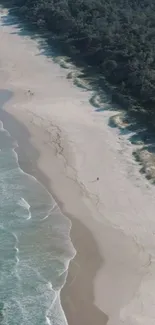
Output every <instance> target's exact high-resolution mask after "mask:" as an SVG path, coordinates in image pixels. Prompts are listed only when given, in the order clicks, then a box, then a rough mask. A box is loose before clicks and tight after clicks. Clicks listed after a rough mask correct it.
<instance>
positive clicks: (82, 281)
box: [0, 13, 155, 325]
mask: <svg viewBox="0 0 155 325" xmlns="http://www.w3.org/2000/svg"><path fill="white" fill-rule="evenodd" d="M6 15H7V13H6ZM0 37H1V38H2V42H3V46H2V50H1V54H0V59H1V67H0V68H1V78H0V88H1V89H4V88H5V89H10V90H11V91H12V92H13V94H14V97H13V98H12V99H11V100H10V101H9V102H8V103H7V104H6V105H4V110H2V111H1V117H2V121H3V122H4V127H5V128H6V129H7V130H8V131H9V132H10V134H11V135H12V136H13V138H15V139H16V140H17V142H18V144H19V148H18V150H17V153H18V157H19V164H20V166H21V168H22V169H23V170H24V171H25V172H28V173H29V174H31V175H33V176H35V177H36V178H37V179H38V180H39V181H40V182H41V183H42V184H44V186H45V187H46V188H48V190H49V192H50V193H51V194H52V196H53V197H54V198H55V200H56V202H57V203H58V205H59V206H60V208H61V210H62V211H63V212H64V214H65V215H67V216H68V217H69V218H70V220H71V222H72V231H71V238H72V242H73V244H74V246H75V249H76V250H77V256H76V258H75V259H74V260H73V262H72V263H71V265H70V268H69V275H68V280H67V283H66V285H65V287H64V289H63V291H62V305H63V308H64V310H65V313H66V316H67V319H68V323H69V325H72V324H74V325H76V322H77V324H79V323H80V324H82V325H87V324H88V325H89V324H90V323H91V322H92V324H94V323H95V324H96V325H101V324H102V325H103V324H104V323H105V324H104V325H106V324H108V325H116V324H117V325H122V324H125V325H130V324H131V323H132V325H135V324H144V322H145V321H146V320H147V323H148V319H149V325H150V324H151V325H152V324H153V319H154V317H153V311H154V299H155V295H154V293H152V292H151V293H152V301H151V303H150V300H149V297H150V288H153V283H154V278H153V276H152V273H151V272H152V270H153V268H154V263H153V258H154V256H155V247H154V233H155V222H154V211H155V210H154V209H155V204H154V193H155V190H154V189H153V188H152V187H151V185H148V183H147V182H144V179H142V178H140V176H137V175H139V174H138V173H137V174H136V171H137V170H136V167H135V169H134V166H133V162H131V163H129V162H130V160H131V157H130V156H129V152H128V150H127V149H126V147H125V149H124V147H123V145H124V143H123V144H122V143H121V142H120V141H119V140H118V138H117V134H116V132H112V130H111V129H110V128H109V127H108V125H107V119H106V117H107V115H106V113H105V114H102V113H99V114H97V115H96V113H95V112H93V110H92V107H91V106H90V104H89V100H88V98H89V93H88V92H84V91H82V90H79V89H77V88H76V87H75V86H74V85H72V83H70V82H69V80H68V81H67V80H66V76H67V72H68V71H67V72H65V71H64V70H62V68H61V67H59V66H58V65H57V64H56V63H53V62H52V60H50V59H48V58H46V57H45V56H44V55H41V54H40V50H39V49H38V46H37V42H36V41H34V40H30V39H29V37H27V36H26V37H24V36H21V35H20V33H19V31H18V27H17V26H9V25H6V26H5V24H4V25H3V28H2V29H1V31H0ZM15 44H16V45H18V46H15ZM17 47H18V50H17ZM10 48H12V51H10ZM29 91H31V92H32V94H33V95H32V96H31V94H30V93H29ZM125 146H126V144H125ZM129 151H130V150H129ZM122 152H123V155H122ZM128 168H129V171H130V174H129V172H128ZM130 168H131V169H130ZM135 170H136V171H135ZM134 173H135V174H134ZM135 175H136V176H137V179H136V177H135ZM97 177H99V182H95V180H96V179H97ZM79 270H80V271H79ZM150 284H151V285H150ZM142 304H143V305H145V310H144V315H142V316H141V308H140V306H141V305H142ZM151 308H152V309H151ZM150 310H151V311H150ZM108 317H109V320H108ZM149 317H150V318H149ZM139 319H140V320H142V321H140V323H139ZM103 322H104V323H103ZM151 322H152V323H151Z"/></svg>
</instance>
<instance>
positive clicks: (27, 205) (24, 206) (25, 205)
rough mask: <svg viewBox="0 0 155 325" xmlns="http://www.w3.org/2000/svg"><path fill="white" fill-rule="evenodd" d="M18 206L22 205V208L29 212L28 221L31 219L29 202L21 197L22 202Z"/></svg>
mask: <svg viewBox="0 0 155 325" xmlns="http://www.w3.org/2000/svg"><path fill="white" fill-rule="evenodd" d="M18 205H20V206H21V207H23V208H24V209H25V210H27V211H28V216H27V220H30V219H31V211H30V208H31V207H30V205H29V204H28V202H27V201H26V200H25V199H24V198H23V197H21V198H20V200H19V201H18Z"/></svg>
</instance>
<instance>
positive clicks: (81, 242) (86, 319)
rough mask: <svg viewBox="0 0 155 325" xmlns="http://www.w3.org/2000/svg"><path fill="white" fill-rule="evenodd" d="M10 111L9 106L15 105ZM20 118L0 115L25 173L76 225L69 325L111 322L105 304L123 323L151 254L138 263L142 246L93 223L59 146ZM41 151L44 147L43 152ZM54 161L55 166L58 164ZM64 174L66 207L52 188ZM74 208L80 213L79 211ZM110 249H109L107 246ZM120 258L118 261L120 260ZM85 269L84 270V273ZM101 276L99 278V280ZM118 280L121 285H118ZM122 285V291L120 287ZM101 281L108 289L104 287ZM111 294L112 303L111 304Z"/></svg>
mask: <svg viewBox="0 0 155 325" xmlns="http://www.w3.org/2000/svg"><path fill="white" fill-rule="evenodd" d="M6 106H7V105H6ZM8 107H10V104H9V105H8ZM15 115H16V119H15V116H11V115H10V114H9V113H8V112H7V110H1V111H0V119H1V120H2V122H3V123H4V127H5V128H6V129H7V130H8V131H9V133H10V134H11V136H13V138H14V139H15V140H17V142H18V145H19V146H18V147H17V148H16V149H15V151H16V152H17V155H18V162H19V165H20V167H21V169H22V170H23V171H24V172H26V173H27V174H29V175H32V176H34V177H35V178H36V179H37V180H38V181H39V182H40V183H42V184H43V185H44V186H45V188H46V189H47V190H48V191H49V193H51V195H52V197H53V198H54V199H55V201H56V202H57V203H58V206H59V207H60V209H61V211H62V212H63V213H64V214H65V215H66V216H67V217H68V218H69V219H70V220H71V223H72V228H71V240H72V243H73V245H74V247H75V249H76V251H77V253H76V256H75V257H74V259H73V260H72V261H71V262H70V266H69V270H68V277H67V282H66V284H65V286H64V287H63V288H62V291H61V303H62V307H63V310H64V312H65V316H66V318H67V320H68V324H69V325H72V324H73V323H74V324H75V325H76V323H77V325H78V324H79V321H80V324H82V325H85V324H89V323H90V322H92V324H93V323H94V322H95V324H96V325H106V324H108V319H109V317H108V315H107V314H106V313H105V312H104V311H103V306H104V304H105V309H106V310H107V311H108V312H109V316H110V317H111V316H112V315H113V313H114V316H113V317H114V323H113V322H112V323H111V324H115V322H116V321H117V322H118V321H119V314H118V311H119V308H120V307H121V304H122V303H125V301H126V303H127V302H128V300H130V299H131V297H132V296H133V294H134V292H135V288H138V287H139V285H140V283H141V280H142V278H143V276H144V274H145V267H144V265H143V263H144V264H145V263H147V256H145V254H144V256H143V258H142V259H141V260H139V259H137V258H138V255H139V252H140V251H141V249H140V248H139V247H138V246H137V247H136V245H135V243H134V242H133V240H132V239H130V238H128V237H126V236H125V235H124V234H123V232H122V231H119V230H117V229H114V228H112V227H111V226H108V225H107V224H106V223H105V224H104V223H103V224H100V223H98V221H95V220H93V218H92V216H91V214H92V213H91V210H88V208H87V206H86V205H85V203H84V202H83V199H82V196H83V195H84V193H83V195H82V192H81V189H80V188H79V184H78V183H75V181H73V180H72V178H71V177H70V178H68V177H67V175H66V174H65V168H64V165H63V164H60V166H58V165H59V162H60V160H59V158H58V157H56V155H55V153H54V152H55V148H53V152H52V148H51V146H50V147H49V144H47V143H46V140H47V139H46V134H45V130H44V131H43V132H41V130H40V128H38V126H36V125H35V124H33V123H32V121H31V122H30V121H29V122H28V119H27V118H26V115H25V114H24V115H23V113H22V114H20V112H19V111H18V114H15ZM17 117H18V118H17ZM21 121H22V122H24V124H23V123H21ZM40 133H41V134H40ZM39 134H40V139H42V142H43V143H44V147H45V143H46V146H47V149H48V150H50V158H51V161H52V167H54V174H55V172H56V175H55V177H53V178H51V177H50V178H47V177H46V175H45V174H44V171H45V169H44V170H43V169H41V168H40V167H39V165H38V160H39V156H40V155H44V156H45V155H46V154H45V153H44V152H43V147H42V144H41V143H40V141H38V135H39ZM32 138H33V139H35V140H36V139H37V144H38V147H35V146H34V143H33V144H32V143H31V141H32ZM40 139H39V140H40ZM66 145H67V144H66ZM38 148H40V151H39V150H38ZM29 154H30V156H31V160H30V157H29ZM27 155H28V156H27ZM48 158H49V157H48ZM54 161H55V164H53V162H54ZM44 166H45V165H44ZM62 170H63V171H62ZM59 173H60V174H61V177H60V181H61V180H62V182H63V184H64V182H65V188H67V189H70V193H69V198H70V201H72V204H69V202H67V205H66V206H65V204H64V202H62V201H61V200H60V197H61V196H59V195H56V192H57V191H55V184H54V186H53V184H52V182H51V181H54V182H55V181H57V180H58V179H59V176H58V175H59ZM62 175H63V179H62ZM50 176H51V175H50ZM58 183H59V181H58ZM59 186H60V183H59ZM63 193H64V191H63ZM64 201H66V200H64ZM73 209H75V213H74V211H73ZM78 214H79V215H80V216H79V215H78ZM99 234H100V235H101V236H103V238H100V239H99V240H97V237H98V236H99ZM109 239H110V241H109ZM116 243H117V248H119V250H117V251H115V250H114V245H115V244H116ZM105 245H106V246H107V248H105V247H104V246H105ZM122 246H123V248H122ZM103 251H105V252H106V260H107V258H108V259H109V261H108V263H107V266H106V268H107V270H104V267H105V262H104V255H103V254H104V253H103ZM126 254H128V256H126ZM117 258H119V259H118V261H117ZM121 261H122V262H123V264H124V266H123V268H122V267H121V268H120V265H121V264H122V262H121ZM130 263H131V264H132V265H134V270H132V267H131V265H130ZM143 267H144V268H143ZM113 268H115V271H116V270H117V271H116V275H115V272H114V273H113V272H112V269H113ZM80 269H81V271H79V270H80ZM135 271H136V272H135ZM88 272H89V274H88ZM109 272H111V274H109ZM98 273H100V274H99V276H98V277H97V274H98ZM127 279H128V281H130V284H132V285H131V288H130V290H129V287H128V281H126V280H127ZM116 281H117V285H116V283H115V282H116ZM122 282H123V289H122V288H121V287H120V285H121V283H122ZM102 283H103V285H102V286H101V284H102ZM110 283H111V284H110ZM113 285H115V287H116V288H115V289H113ZM104 286H106V289H105V293H103V292H102V288H104ZM95 287H97V291H98V295H99V296H101V299H103V302H102V300H100V303H99V306H98V302H97V304H96V303H95V291H94V290H95ZM108 287H109V288H108ZM126 289H127V291H126ZM108 291H109V292H108ZM113 291H114V292H115V291H116V293H115V295H116V294H119V298H118V297H117V303H116V296H114V301H113V303H111V305H112V306H110V304H109V302H110V301H111V296H112V295H113ZM77 292H78V294H77ZM107 295H108V299H107V302H106V296H107ZM117 304H118V306H117ZM115 309H116V310H115ZM114 310H115V312H114ZM115 313H116V315H115ZM79 315H80V316H79ZM79 317H80V319H79Z"/></svg>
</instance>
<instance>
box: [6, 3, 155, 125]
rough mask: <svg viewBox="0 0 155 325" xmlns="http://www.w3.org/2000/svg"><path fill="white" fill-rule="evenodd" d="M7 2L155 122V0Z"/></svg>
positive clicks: (130, 106) (129, 105) (135, 109)
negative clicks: (49, 34)
mask: <svg viewBox="0 0 155 325" xmlns="http://www.w3.org/2000/svg"><path fill="white" fill-rule="evenodd" d="M1 2H2V1H1ZM3 2H4V1H3ZM8 3H9V4H10V6H12V7H13V8H14V10H15V12H16V13H17V14H18V15H20V16H21V17H22V19H26V21H29V22H30V23H31V24H35V26H37V28H39V29H43V30H45V31H48V32H49V33H51V35H56V37H57V39H58V40H59V42H61V44H63V47H64V51H67V52H68V53H69V55H71V56H72V55H73V56H74V57H75V58H78V59H80V60H82V61H83V62H85V63H86V64H87V65H88V66H91V67H93V68H94V69H96V71H97V72H98V73H99V74H100V75H103V76H104V78H105V80H106V81H107V82H108V84H110V85H111V86H112V87H113V88H115V89H116V90H117V93H119V97H120V98H121V99H122V103H127V105H126V109H128V110H134V111H136V112H137V113H138V115H139V116H140V115H143V117H145V118H146V117H147V118H146V120H148V121H149V122H150V121H151V123H152V122H153V123H154V120H155V1H153V0H141V1H139V0H76V1H74V0H10V1H8ZM137 113H136V114H137ZM145 118H144V120H145Z"/></svg>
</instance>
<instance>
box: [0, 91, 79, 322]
mask: <svg viewBox="0 0 155 325" xmlns="http://www.w3.org/2000/svg"><path fill="white" fill-rule="evenodd" d="M1 94H2V93H1ZM5 97H6V98H5ZM6 99H7V94H6V92H5V95H4V96H1V102H2V103H4V102H5V100H6ZM17 145H18V144H17V143H16V141H15V139H12V137H11V136H10V134H9V133H8V132H7V131H6V130H4V128H3V124H2V122H0V325H29V324H31V325H44V324H52V325H57V324H59V325H60V324H66V323H67V321H66V318H65V315H64V312H63V310H62V308H61V303H60V290H61V288H62V287H63V285H64V283H65V281H66V276H67V270H68V266H69V261H70V259H72V258H73V257H74V254H75V250H74V248H73V246H72V243H71V240H70V228H71V223H70V221H69V219H68V218H66V217H65V216H64V215H63V214H62V213H61V211H60V209H59V208H58V206H57V204H56V202H55V201H54V199H53V198H52V197H51V196H50V195H49V193H48V192H47V190H46V189H45V188H44V187H43V186H42V185H41V184H40V183H39V182H38V181H37V180H36V179H35V178H34V177H32V176H30V175H28V174H25V173H24V172H23V171H22V170H21V169H20V167H19V165H18V156H17V154H16V152H15V150H14V149H15V147H16V146H17Z"/></svg>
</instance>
